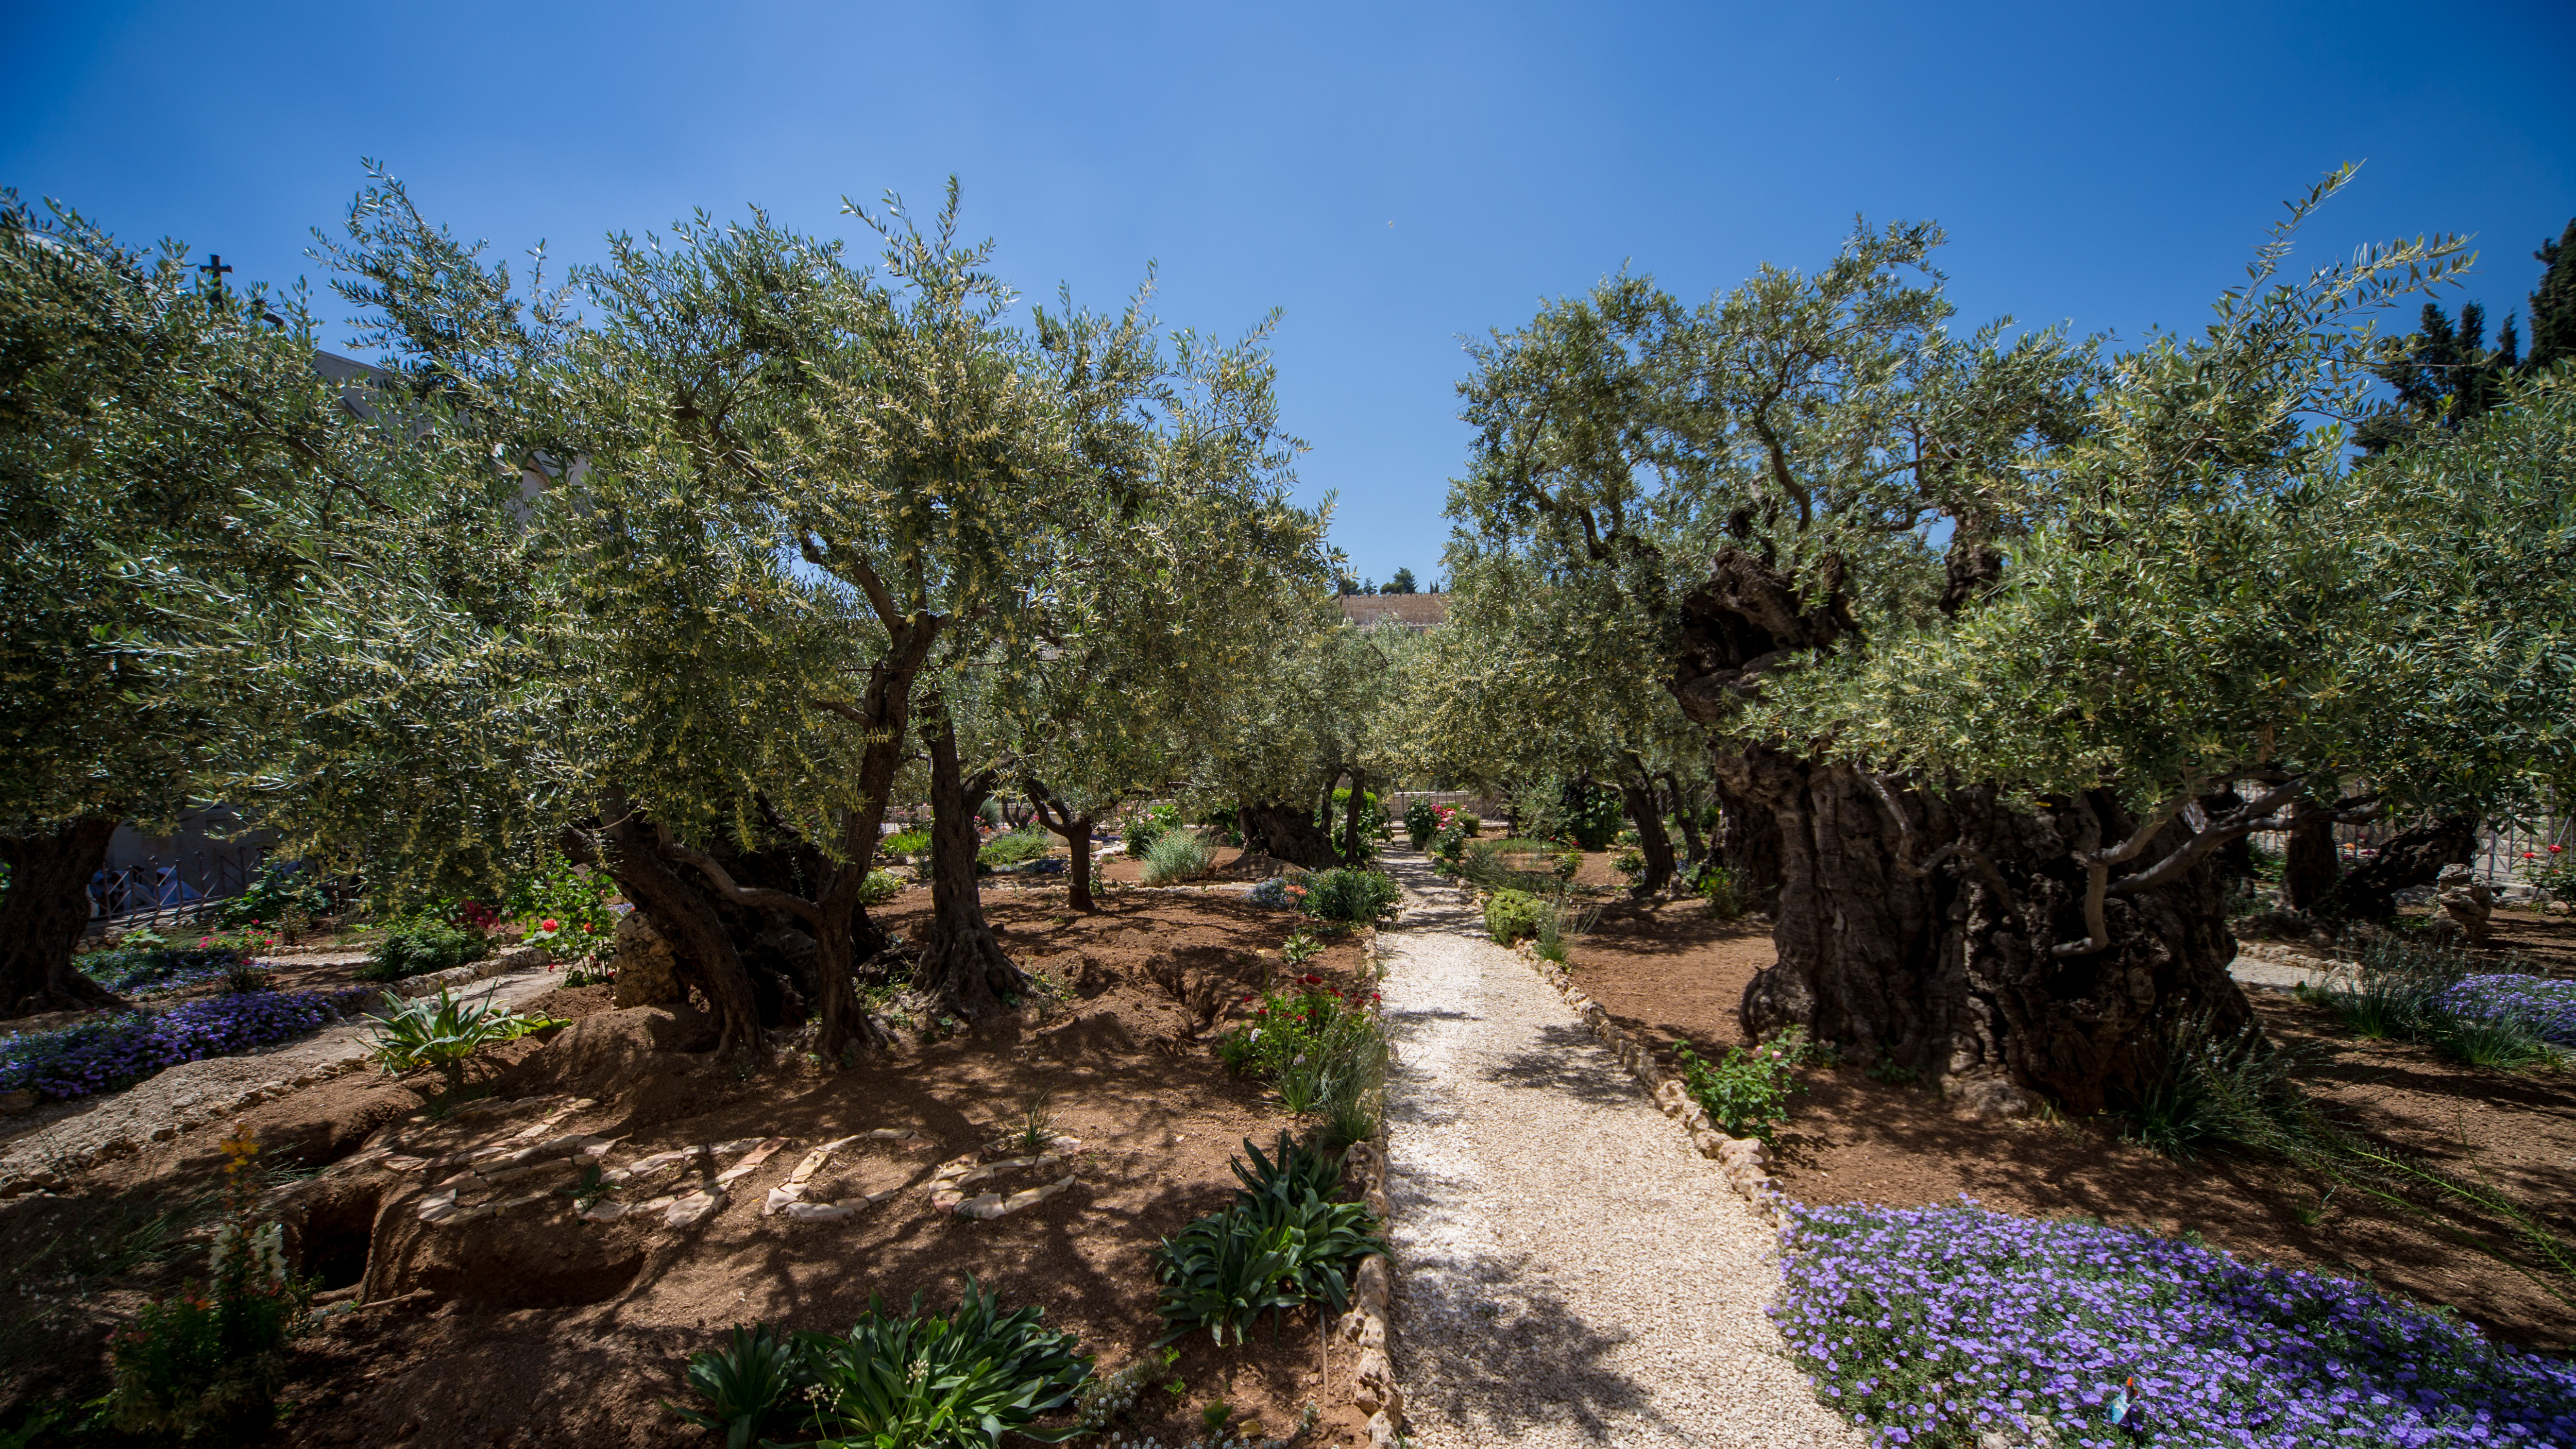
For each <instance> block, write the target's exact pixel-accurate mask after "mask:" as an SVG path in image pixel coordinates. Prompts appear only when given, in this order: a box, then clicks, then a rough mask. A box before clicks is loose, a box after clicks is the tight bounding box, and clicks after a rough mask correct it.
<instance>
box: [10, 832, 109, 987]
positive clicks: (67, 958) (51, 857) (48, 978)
mask: <svg viewBox="0 0 2576 1449" xmlns="http://www.w3.org/2000/svg"><path fill="white" fill-rule="evenodd" d="M115 834H116V822H115V821H114V820H112V819H110V818H108V817H106V816H103V815H84V816H81V817H80V818H78V819H76V820H74V821H72V822H71V823H70V824H68V825H64V826H61V827H59V828H57V829H53V830H40V831H33V832H30V833H28V834H25V835H8V836H0V861H5V862H7V863H8V866H9V885H8V889H7V890H6V891H5V892H0V1016H11V1017H16V1016H31V1015H33V1014H35V1013H37V1012H40V1011H83V1010H88V1009H90V1008H93V1007H101V1006H123V1005H124V1004H125V1002H124V999H123V998H121V997H119V996H118V995H117V994H116V993H115V992H113V991H110V990H108V989H107V988H106V987H104V986H101V985H99V984H98V983H97V982H95V981H92V980H90V979H89V978H88V977H86V976H83V975H82V974H81V973H80V972H78V971H75V970H73V969H72V948H73V947H75V946H77V945H79V944H80V938H81V933H82V932H83V931H86V930H88V929H89V883H90V881H91V879H92V878H93V877H95V876H96V875H97V874H98V872H99V868H100V867H101V866H102V865H104V864H106V862H107V843H108V841H109V839H111V838H112V837H113V836H114V835H115Z"/></svg>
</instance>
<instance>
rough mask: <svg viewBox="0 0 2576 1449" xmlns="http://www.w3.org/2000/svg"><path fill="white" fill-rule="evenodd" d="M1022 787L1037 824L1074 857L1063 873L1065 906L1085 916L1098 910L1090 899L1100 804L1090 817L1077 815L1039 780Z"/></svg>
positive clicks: (1033, 778)
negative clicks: (1093, 836) (1093, 842)
mask: <svg viewBox="0 0 2576 1449" xmlns="http://www.w3.org/2000/svg"><path fill="white" fill-rule="evenodd" d="M1022 785H1023V788H1025V789H1026V790H1027V791H1028V792H1029V806H1030V808H1031V809H1033V810H1035V811H1036V812H1037V818H1038V823H1039V824H1040V825H1043V826H1045V827H1046V828H1047V829H1049V830H1052V831H1054V832H1055V833H1056V834H1057V835H1058V836H1060V837H1062V838H1063V840H1064V844H1065V849H1066V850H1067V852H1069V853H1070V854H1071V855H1072V857H1073V860H1072V862H1071V863H1070V864H1069V865H1068V866H1067V868H1066V870H1065V873H1064V896H1065V903H1066V904H1068V905H1070V906H1072V907H1073V908H1074V909H1075V910H1077V911H1081V912H1083V913H1084V914H1086V915H1087V914H1089V913H1091V912H1093V911H1097V910H1099V909H1100V907H1099V905H1098V904H1097V903H1096V902H1094V901H1093V900H1092V899H1091V829H1092V826H1093V825H1094V824H1095V823H1097V822H1096V819H1095V817H1096V816H1097V815H1098V814H1099V811H1100V805H1099V803H1098V802H1097V801H1095V802H1093V804H1092V807H1091V813H1090V814H1085V815H1076V814H1074V813H1073V812H1072V811H1071V810H1068V809H1066V808H1065V805H1064V802H1063V801H1061V800H1058V799H1056V798H1055V792H1053V791H1051V790H1049V789H1048V788H1047V787H1046V785H1045V784H1044V783H1043V782H1042V781H1040V780H1038V779H1037V778H1036V777H1034V776H1032V777H1030V778H1029V779H1027V780H1025V781H1023V782H1022Z"/></svg>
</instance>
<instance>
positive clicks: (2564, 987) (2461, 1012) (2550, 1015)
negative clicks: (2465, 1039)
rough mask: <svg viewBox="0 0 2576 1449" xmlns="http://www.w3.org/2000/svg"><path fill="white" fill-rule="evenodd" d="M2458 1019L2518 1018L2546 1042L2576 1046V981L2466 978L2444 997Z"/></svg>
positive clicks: (2532, 977)
mask: <svg viewBox="0 0 2576 1449" xmlns="http://www.w3.org/2000/svg"><path fill="white" fill-rule="evenodd" d="M2442 1005H2443V1007H2444V1008H2445V1009H2446V1010H2448V1011H2450V1012H2452V1013H2453V1014H2454V1015H2458V1016H2478V1017H2488V1016H2519V1017H2521V1018H2523V1019H2524V1020H2526V1021H2528V1022H2530V1023H2531V1025H2532V1029H2533V1030H2534V1031H2535V1032H2537V1033H2538V1034H2539V1035H2540V1038H2541V1040H2543V1041H2552V1042H2556V1043H2558V1044H2559V1045H2560V1046H2576V981H2553V980H2551V979H2550V978H2548V977H2546V976H2464V977H2462V978H2460V981H2459V984H2458V985H2456V986H2453V987H2452V988H2451V989H2450V990H2448V991H2446V992H2444V993H2442Z"/></svg>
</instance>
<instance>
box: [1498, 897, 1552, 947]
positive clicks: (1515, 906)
mask: <svg viewBox="0 0 2576 1449" xmlns="http://www.w3.org/2000/svg"><path fill="white" fill-rule="evenodd" d="M1545 910H1546V907H1545V906H1544V905H1543V904H1541V903H1540V901H1539V898H1538V897H1536V896H1534V895H1531V894H1530V893H1529V892H1527V891H1516V890H1504V891H1496V892H1495V893H1494V898H1493V899H1492V900H1489V901H1487V902H1485V932H1486V934H1487V935H1490V936H1492V937H1493V938H1494V944H1495V945H1497V946H1509V945H1513V944H1515V943H1517V942H1520V941H1525V940H1527V939H1529V938H1530V937H1532V936H1535V935H1537V934H1538V922H1539V917H1540V915H1541V914H1542V913H1543V912H1544V911H1545Z"/></svg>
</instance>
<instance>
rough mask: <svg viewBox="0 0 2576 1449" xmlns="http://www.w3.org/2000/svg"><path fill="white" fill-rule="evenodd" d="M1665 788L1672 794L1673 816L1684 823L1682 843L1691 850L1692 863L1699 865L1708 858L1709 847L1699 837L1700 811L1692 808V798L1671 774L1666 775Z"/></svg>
mask: <svg viewBox="0 0 2576 1449" xmlns="http://www.w3.org/2000/svg"><path fill="white" fill-rule="evenodd" d="M1664 788H1665V789H1666V790H1668V791H1670V792H1671V794H1672V800H1673V818H1674V819H1675V820H1678V821H1680V822H1681V823H1682V844H1683V846H1684V847H1685V848H1687V849H1688V850H1689V851H1690V859H1691V864H1693V865H1697V864H1698V863H1700V862H1701V861H1703V860H1706V859H1708V848H1707V847H1706V846H1705V845H1702V844H1701V843H1700V838H1699V812H1698V811H1697V810H1695V809H1693V808H1692V806H1691V802H1690V798H1689V797H1688V796H1686V795H1684V794H1683V793H1682V787H1681V782H1680V781H1678V780H1676V779H1674V778H1673V777H1672V776H1671V775H1670V774H1666V775H1665V776H1664Z"/></svg>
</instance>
